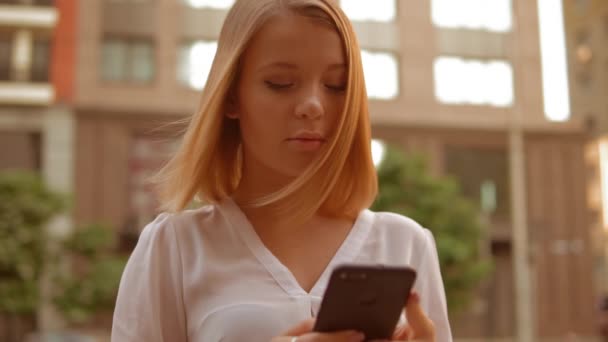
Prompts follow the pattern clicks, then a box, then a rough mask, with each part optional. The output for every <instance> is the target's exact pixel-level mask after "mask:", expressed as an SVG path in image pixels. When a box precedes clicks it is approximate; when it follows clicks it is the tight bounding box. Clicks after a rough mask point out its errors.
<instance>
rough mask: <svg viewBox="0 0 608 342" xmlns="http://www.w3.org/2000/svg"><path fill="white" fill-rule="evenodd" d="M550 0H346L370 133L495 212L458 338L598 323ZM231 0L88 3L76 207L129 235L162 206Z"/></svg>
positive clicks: (583, 164)
mask: <svg viewBox="0 0 608 342" xmlns="http://www.w3.org/2000/svg"><path fill="white" fill-rule="evenodd" d="M488 1H489V0H488ZM542 1H543V0H539V2H537V1H530V0H492V1H490V2H491V3H492V4H491V5H488V6H485V7H483V8H481V9H480V8H479V7H478V6H475V2H474V1H460V2H458V4H457V5H454V3H456V2H454V1H450V0H444V1H441V0H433V1H431V0H426V1H404V0H399V1H396V0H383V1H379V0H374V1H371V0H370V1H364V0H342V1H341V4H342V6H343V8H344V10H345V11H346V12H347V13H348V14H349V16H350V17H351V19H352V20H353V22H354V25H355V29H356V31H357V33H358V36H359V39H360V43H361V46H362V48H363V52H362V54H363V59H364V64H365V69H366V80H367V83H368V93H369V95H370V101H371V102H370V109H371V115H372V124H373V134H374V137H375V138H377V139H380V140H383V141H385V142H389V143H393V144H396V145H398V146H401V147H403V148H404V150H406V151H416V152H422V153H425V154H426V155H427V156H428V157H429V160H430V165H431V169H432V172H433V173H435V174H437V175H444V174H447V175H451V176H453V177H455V178H456V179H458V180H459V182H460V183H461V184H462V187H463V191H464V193H465V194H466V195H467V196H469V197H470V198H471V199H473V200H475V201H476V202H477V203H478V204H479V205H480V208H482V212H483V215H484V218H485V219H486V220H487V222H489V225H490V227H491V229H490V231H488V232H487V246H485V247H486V248H487V250H488V252H489V253H491V255H492V257H493V260H494V263H495V272H494V273H493V274H492V276H491V277H490V278H489V279H488V280H487V281H486V282H485V283H484V284H482V285H481V287H480V289H479V296H478V298H477V299H476V301H475V302H474V303H473V305H472V306H471V308H470V309H469V310H468V311H466V312H463V313H460V314H457V315H454V316H453V317H452V321H453V325H454V332H455V336H456V337H460V338H472V339H483V340H488V339H494V338H495V339H501V338H505V339H510V340H517V341H525V338H526V337H525V336H534V337H535V339H534V340H542V339H545V338H546V339H550V338H566V337H568V336H574V335H575V336H580V337H590V336H593V335H595V334H596V331H597V327H596V325H597V324H596V319H597V313H596V309H595V307H596V300H597V299H598V296H599V295H600V292H599V291H600V290H599V289H598V287H597V286H596V283H597V282H596V281H594V279H595V278H594V274H596V273H594V270H595V268H594V265H595V260H596V257H597V255H598V253H600V252H601V249H602V247H601V244H598V243H597V241H598V240H597V238H598V236H603V235H602V229H601V224H600V223H598V222H599V221H598V220H599V217H601V212H600V208H601V201H599V202H598V201H597V200H595V201H594V199H593V198H594V197H593V196H596V197H597V191H596V190H594V189H595V187H594V184H596V183H594V182H595V181H596V179H597V178H598V172H599V171H598V162H597V158H595V157H594V152H593V151H594V148H595V147H597V136H596V135H594V134H593V133H592V132H591V131H590V128H589V119H588V117H587V116H586V115H585V112H586V111H579V110H570V108H571V107H572V108H576V107H577V106H578V105H579V104H580V101H578V100H574V99H573V105H572V106H570V105H569V104H568V103H564V102H563V101H562V102H560V101H558V100H563V98H561V97H560V96H559V92H557V93H555V94H558V95H557V96H555V97H553V98H549V100H545V99H544V98H545V95H546V94H544V92H543V89H545V87H546V83H547V82H546V81H545V78H546V76H547V75H552V73H551V71H550V70H549V71H547V70H545V71H543V54H542V52H541V46H542V45H543V44H542V42H541V38H540V37H541V31H542V30H541V21H540V20H539V17H540V16H539V14H540V12H539V8H541V6H539V5H541V2H542ZM600 2H601V0H600ZM230 3H231V1H227V0H226V1H220V0H218V1H211V0H182V1H176V0H83V1H82V2H81V3H80V4H81V5H80V6H79V7H78V9H77V17H78V19H79V20H78V24H77V28H76V31H77V32H78V36H77V43H76V53H75V65H76V71H75V73H74V75H75V76H74V87H73V94H71V95H70V97H71V99H72V101H71V102H72V103H73V106H72V107H71V108H73V111H74V116H73V118H74V119H73V120H74V131H73V139H74V141H75V142H76V143H75V144H74V150H73V158H74V164H73V165H74V170H73V173H74V176H75V181H74V182H75V183H74V184H75V185H74V194H75V198H76V201H75V205H76V208H75V219H76V221H79V222H84V221H104V222H108V223H110V224H111V225H112V226H113V227H114V228H115V229H116V231H117V234H118V236H125V237H128V236H132V235H133V234H137V232H139V229H141V227H143V225H144V224H145V223H146V222H148V221H150V220H151V219H152V218H153V217H154V216H155V215H156V213H157V211H156V209H155V206H156V202H155V200H154V196H153V195H152V192H151V189H150V187H149V185H147V183H146V179H147V177H148V176H150V175H152V174H153V173H154V172H155V171H156V170H157V169H158V167H159V166H160V165H162V163H163V161H164V160H166V158H167V156H168V155H169V154H170V153H171V151H172V150H173V149H174V148H175V143H176V141H177V140H178V138H179V134H178V133H177V132H178V131H179V129H176V127H175V126H173V125H168V124H169V123H171V122H174V121H176V120H178V119H181V118H184V117H186V116H188V115H190V114H192V113H193V112H194V111H195V110H196V105H197V103H198V100H199V92H200V89H201V88H202V86H204V83H205V79H206V73H207V72H208V68H209V63H210V62H211V58H212V57H213V53H214V50H215V41H216V40H217V37H218V35H219V31H220V28H221V24H222V21H223V19H224V17H225V15H226V13H227V8H228V7H229V6H230ZM362 4H366V5H367V6H368V7H364V8H363V9H362V7H361V6H362ZM566 8H567V7H566ZM569 51H570V50H569ZM562 53H564V54H565V52H564V51H562ZM564 58H565V56H564ZM571 82H573V81H572V80H571ZM566 97H567V94H566ZM577 101H578V102H577ZM554 103H556V106H557V112H559V113H558V114H557V116H555V117H551V116H550V115H549V114H548V113H547V111H548V110H547V107H548V106H547V105H548V104H554ZM560 110H561V111H560ZM604 112H605V111H604ZM564 113H565V114H564ZM0 118H1V116H0ZM178 128H179V127H178ZM596 154H597V153H596ZM594 158H595V159H594ZM600 197H601V195H600ZM522 338H523V339H522Z"/></svg>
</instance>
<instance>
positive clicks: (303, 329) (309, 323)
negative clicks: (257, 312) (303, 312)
mask: <svg viewBox="0 0 608 342" xmlns="http://www.w3.org/2000/svg"><path fill="white" fill-rule="evenodd" d="M314 326H315V319H314V318H310V319H307V320H305V321H302V322H300V323H298V325H296V326H294V327H292V328H290V329H289V330H287V331H286V332H284V333H283V334H281V335H283V336H300V335H302V334H306V333H309V332H311V331H312V329H313V327H314Z"/></svg>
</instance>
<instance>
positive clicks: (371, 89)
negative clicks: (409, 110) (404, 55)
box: [361, 50, 399, 100]
mask: <svg viewBox="0 0 608 342" xmlns="http://www.w3.org/2000/svg"><path fill="white" fill-rule="evenodd" d="M361 59H362V62H363V72H364V74H365V84H366V88H367V96H368V97H370V98H375V99H382V100H387V99H393V98H395V97H397V95H398V94H399V67H398V63H397V58H396V57H395V55H394V54H392V53H386V52H371V51H366V50H363V51H361Z"/></svg>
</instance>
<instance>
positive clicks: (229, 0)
mask: <svg viewBox="0 0 608 342" xmlns="http://www.w3.org/2000/svg"><path fill="white" fill-rule="evenodd" d="M182 1H183V2H184V3H186V4H187V5H188V6H190V7H194V8H212V9H229V8H230V7H231V6H232V5H233V4H234V1H235V0H182Z"/></svg>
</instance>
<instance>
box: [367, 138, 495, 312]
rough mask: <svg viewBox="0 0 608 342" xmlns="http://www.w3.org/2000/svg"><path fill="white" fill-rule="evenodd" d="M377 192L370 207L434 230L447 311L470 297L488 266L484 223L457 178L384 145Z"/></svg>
mask: <svg viewBox="0 0 608 342" xmlns="http://www.w3.org/2000/svg"><path fill="white" fill-rule="evenodd" d="M378 182H379V194H378V197H377V198H376V201H375V202H374V204H373V206H372V209H373V210H375V211H390V212H395V213H399V214H403V215H405V216H408V217H410V218H412V219H414V220H416V221H417V222H418V223H420V224H421V225H422V226H424V227H426V228H428V229H430V230H431V231H432V232H433V235H434V236H435V240H436V243H437V250H438V254H439V262H440V264H441V271H442V275H443V280H444V284H445V288H446V296H447V301H448V307H449V309H450V311H456V310H458V309H460V308H462V307H463V306H465V305H466V304H468V303H469V301H470V300H471V296H472V294H473V291H474V290H475V288H476V287H477V286H478V284H479V282H480V281H481V280H482V279H483V278H484V276H485V275H487V274H488V272H489V271H490V270H491V263H490V261H489V260H487V259H484V258H482V256H481V253H480V250H481V246H482V244H483V231H484V229H485V227H483V226H482V224H481V222H480V219H479V218H480V214H479V211H478V210H477V208H476V207H475V205H474V204H473V202H471V201H470V200H468V199H466V198H464V196H463V195H462V194H461V192H460V188H459V186H458V183H457V182H456V181H454V180H453V179H451V178H449V177H442V178H437V177H433V176H431V175H430V173H429V171H428V167H427V165H426V162H425V159H424V158H423V157H422V156H420V155H407V156H406V155H404V154H403V153H401V152H400V151H398V150H397V149H395V148H392V147H387V149H386V152H385V157H384V159H383V161H382V162H381V163H380V165H379V167H378Z"/></svg>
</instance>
